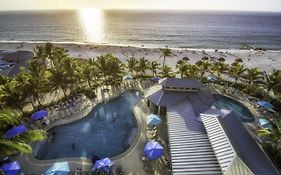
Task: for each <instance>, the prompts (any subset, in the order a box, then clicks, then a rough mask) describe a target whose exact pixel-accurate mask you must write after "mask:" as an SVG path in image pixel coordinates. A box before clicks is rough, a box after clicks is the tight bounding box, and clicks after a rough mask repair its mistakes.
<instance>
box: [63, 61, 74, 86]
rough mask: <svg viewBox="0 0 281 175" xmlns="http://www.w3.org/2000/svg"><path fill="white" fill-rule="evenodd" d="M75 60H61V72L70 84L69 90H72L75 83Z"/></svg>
mask: <svg viewBox="0 0 281 175" xmlns="http://www.w3.org/2000/svg"><path fill="white" fill-rule="evenodd" d="M75 61H76V60H75V59H74V58H69V57H66V58H64V59H63V60H62V64H61V66H62V68H63V71H64V72H65V75H66V76H67V78H69V80H68V82H69V83H70V89H71V90H73V85H74V83H75V76H76V73H77V70H76V69H77V65H76V64H75Z"/></svg>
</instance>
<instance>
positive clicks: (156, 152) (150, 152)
mask: <svg viewBox="0 0 281 175" xmlns="http://www.w3.org/2000/svg"><path fill="white" fill-rule="evenodd" d="M144 154H145V155H146V157H147V158H148V159H150V160H156V159H159V158H160V157H161V156H162V155H163V154H164V148H163V147H162V146H161V145H160V144H159V143H158V142H154V141H150V142H148V143H147V144H146V145H145V147H144Z"/></svg>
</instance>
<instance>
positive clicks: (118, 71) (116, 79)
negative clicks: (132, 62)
mask: <svg viewBox="0 0 281 175" xmlns="http://www.w3.org/2000/svg"><path fill="white" fill-rule="evenodd" d="M107 65H108V69H109V71H108V77H109V79H108V83H110V84H111V85H116V84H120V83H121V82H122V78H123V76H124V74H125V71H124V67H125V66H124V65H123V64H122V63H121V61H120V60H119V59H118V58H117V57H115V56H112V55H111V56H110V57H109V59H108V60H107Z"/></svg>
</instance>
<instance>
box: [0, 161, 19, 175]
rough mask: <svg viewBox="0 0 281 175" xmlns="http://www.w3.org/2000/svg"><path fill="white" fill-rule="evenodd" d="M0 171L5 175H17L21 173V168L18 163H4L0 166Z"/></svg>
mask: <svg viewBox="0 0 281 175" xmlns="http://www.w3.org/2000/svg"><path fill="white" fill-rule="evenodd" d="M0 170H1V171H2V172H4V173H5V175H18V174H20V172H21V167H20V164H19V163H18V161H15V162H11V163H5V164H4V165H2V166H1V168H0Z"/></svg>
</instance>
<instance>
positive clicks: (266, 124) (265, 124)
mask: <svg viewBox="0 0 281 175" xmlns="http://www.w3.org/2000/svg"><path fill="white" fill-rule="evenodd" d="M259 123H260V125H261V126H262V127H263V128H267V129H269V128H270V123H269V121H268V120H267V119H265V118H260V119H259Z"/></svg>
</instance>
